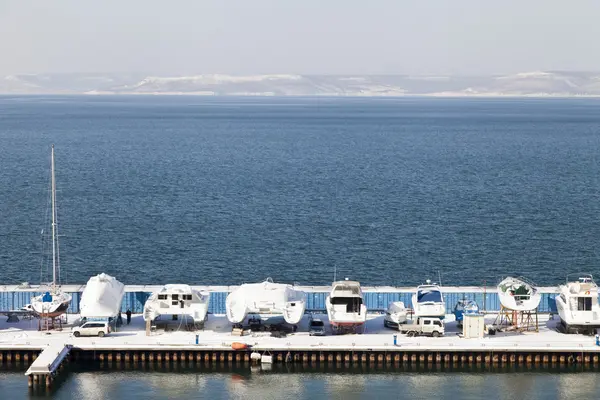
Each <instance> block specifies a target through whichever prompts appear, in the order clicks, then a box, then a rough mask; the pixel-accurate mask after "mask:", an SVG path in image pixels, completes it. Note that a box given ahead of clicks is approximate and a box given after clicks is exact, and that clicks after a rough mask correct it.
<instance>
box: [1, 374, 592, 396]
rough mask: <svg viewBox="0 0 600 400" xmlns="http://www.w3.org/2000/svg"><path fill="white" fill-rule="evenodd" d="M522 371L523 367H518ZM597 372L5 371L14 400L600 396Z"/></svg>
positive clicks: (4, 380)
mask: <svg viewBox="0 0 600 400" xmlns="http://www.w3.org/2000/svg"><path fill="white" fill-rule="evenodd" d="M517 372H518V373H517ZM597 376H598V375H597V372H591V371H589V372H581V371H580V372H577V371H576V370H563V371H557V370H547V371H543V370H542V371H538V372H535V371H527V370H520V371H517V370H511V371H488V372H482V371H480V370H478V371H473V370H464V371H461V372H435V371H427V372H425V371H406V372H373V371H368V370H360V371H358V370H355V371H348V370H334V371H328V372H324V371H321V370H313V371H293V372H285V371H281V370H278V371H272V372H260V370H256V371H254V372H250V371H249V370H240V371H235V372H232V371H227V372H217V371H212V372H210V371H209V372H198V371H179V372H148V371H146V372H135V371H115V370H113V371H99V370H90V371H79V372H71V373H69V374H68V376H66V377H65V378H63V380H62V381H61V382H60V383H59V384H58V385H57V387H56V388H55V389H54V390H53V391H52V392H50V393H47V392H45V391H44V390H38V391H30V390H29V388H28V387H27V380H26V379H25V377H24V376H23V372H18V373H17V372H0V391H1V392H2V393H3V395H8V396H9V397H7V398H10V399H21V398H38V397H39V398H41V397H46V398H47V397H49V396H51V397H52V398H55V399H71V398H78V399H86V400H87V399H89V400H95V399H110V398H132V397H134V396H135V397H136V398H143V399H149V400H152V399H170V398H177V399H202V398H211V399H230V398H231V399H265V400H267V399H269V400H270V399H290V398H294V399H307V400H309V399H326V398H331V399H371V398H381V399H384V398H385V399H387V398H407V399H431V398H439V399H454V400H456V399H481V398H486V399H490V400H493V399H498V400H508V399H532V400H535V399H540V400H542V399H543V400H545V399H596V398H597V393H598V392H599V391H600V381H599V380H598V378H597Z"/></svg>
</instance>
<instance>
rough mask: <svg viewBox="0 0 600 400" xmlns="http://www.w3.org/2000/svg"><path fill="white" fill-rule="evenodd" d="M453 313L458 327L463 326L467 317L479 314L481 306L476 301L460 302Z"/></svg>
mask: <svg viewBox="0 0 600 400" xmlns="http://www.w3.org/2000/svg"><path fill="white" fill-rule="evenodd" d="M452 313H453V314H454V320H455V321H456V323H457V325H459V326H461V325H462V322H463V319H464V316H465V315H476V314H479V306H478V305H477V303H476V302H475V301H474V300H459V301H458V302H457V303H456V305H455V306H454V311H453V312H452Z"/></svg>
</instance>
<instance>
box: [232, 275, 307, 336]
mask: <svg viewBox="0 0 600 400" xmlns="http://www.w3.org/2000/svg"><path fill="white" fill-rule="evenodd" d="M225 305H226V312H227V319H228V320H229V322H231V323H232V324H241V323H243V322H244V321H245V320H246V318H247V317H248V315H249V314H253V315H257V316H259V317H260V318H268V319H271V318H278V317H283V319H284V320H285V322H287V323H288V324H291V325H296V324H297V323H299V322H300V320H301V319H302V317H303V316H304V311H305V310H306V294H305V293H304V292H303V291H301V290H297V289H295V288H294V286H292V285H288V284H285V283H275V282H273V280H272V279H271V278H267V280H265V281H264V282H260V283H244V284H242V285H240V286H239V287H238V288H237V289H235V290H234V291H232V292H231V293H229V295H228V296H227V299H226V301H225Z"/></svg>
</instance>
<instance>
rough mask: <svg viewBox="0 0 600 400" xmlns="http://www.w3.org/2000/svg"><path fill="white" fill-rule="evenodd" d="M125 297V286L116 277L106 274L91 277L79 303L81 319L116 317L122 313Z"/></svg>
mask: <svg viewBox="0 0 600 400" xmlns="http://www.w3.org/2000/svg"><path fill="white" fill-rule="evenodd" d="M124 295H125V285H123V284H122V283H121V282H119V281H118V280H117V279H116V278H115V277H112V276H110V275H107V274H104V273H102V274H99V275H96V276H93V277H91V278H90V279H89V280H88V282H87V284H86V285H85V289H83V293H82V294H81V303H79V309H80V310H81V311H80V314H81V317H82V318H86V319H97V318H111V317H116V316H117V315H118V314H119V312H121V303H122V301H123V296H124Z"/></svg>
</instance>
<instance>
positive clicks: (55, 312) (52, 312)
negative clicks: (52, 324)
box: [32, 300, 70, 318]
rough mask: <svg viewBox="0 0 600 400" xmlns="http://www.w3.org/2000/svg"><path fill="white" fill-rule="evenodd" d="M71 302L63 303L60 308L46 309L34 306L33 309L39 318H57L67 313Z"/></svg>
mask: <svg viewBox="0 0 600 400" xmlns="http://www.w3.org/2000/svg"><path fill="white" fill-rule="evenodd" d="M69 304H70V300H69V301H68V302H64V303H61V304H60V305H58V307H53V308H52V309H45V308H43V307H41V308H40V307H39V306H37V307H36V306H33V304H32V309H33V312H34V314H35V315H36V316H37V317H39V318H56V317H59V316H61V315H63V314H64V313H66V312H67V310H68V309H69Z"/></svg>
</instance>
